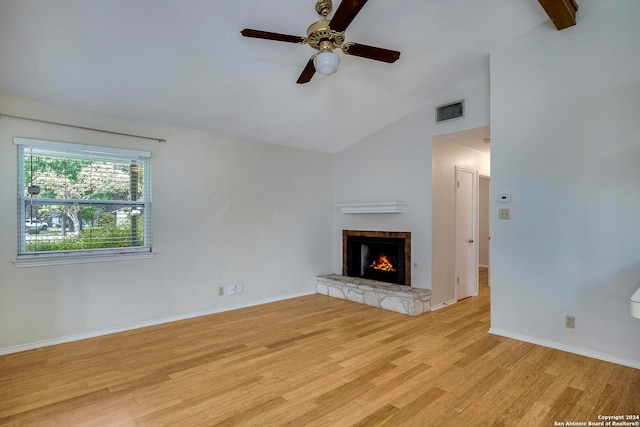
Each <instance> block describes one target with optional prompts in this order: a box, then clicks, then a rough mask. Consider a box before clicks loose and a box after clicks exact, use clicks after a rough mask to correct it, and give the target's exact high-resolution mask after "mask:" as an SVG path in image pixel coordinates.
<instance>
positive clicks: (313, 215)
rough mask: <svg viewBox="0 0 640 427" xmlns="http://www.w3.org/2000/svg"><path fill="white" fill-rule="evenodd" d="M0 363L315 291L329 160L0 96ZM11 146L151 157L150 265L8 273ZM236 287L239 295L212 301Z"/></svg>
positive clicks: (328, 218)
mask: <svg viewBox="0 0 640 427" xmlns="http://www.w3.org/2000/svg"><path fill="white" fill-rule="evenodd" d="M0 112H2V113H5V114H14V115H23V116H30V117H35V118H41V119H46V120H54V121H61V122H65V123H72V124H78V125H82V126H90V127H97V128H103V129H109V130H114V131H119V132H129V133H137V134H143V135H150V136H157V137H160V138H166V139H167V140H168V142H167V143H166V144H159V143H157V142H153V141H145V140H140V139H134V138H126V137H118V136H113V135H107V134H101V133H95V132H90V131H82V130H77V129H71V128H66V127H60V126H54V125H46V124H39V123H34V122H29V121H22V120H16V119H10V118H2V119H1V120H0V180H1V181H0V182H1V184H0V199H1V200H3V201H4V202H3V203H2V204H0V217H1V218H3V221H2V222H0V243H1V244H0V325H2V327H1V328H0V352H8V351H16V350H19V349H23V348H28V347H29V346H32V345H37V343H40V342H44V343H50V342H55V341H56V340H64V339H65V338H68V337H80V336H87V335H91V334H97V333H100V332H101V331H106V330H110V329H112V328H122V327H128V326H131V325H141V324H144V323H145V322H156V321H162V320H166V319H171V318H180V317H185V316H189V315H193V314H197V313H204V312H212V311H219V310H226V309H230V308H233V307H236V306H240V305H252V304H257V303H260V302H263V301H268V300H273V299H282V298H285V297H288V296H295V295H301V294H307V293H313V292H314V291H315V276H316V275H318V274H322V273H326V272H327V271H330V270H331V268H332V253H333V248H332V243H333V242H332V238H331V232H332V229H333V228H332V226H333V216H332V214H333V199H332V191H333V188H332V185H333V184H332V167H333V163H332V157H331V156H329V155H325V154H319V153H313V152H309V151H303V150H295V149H291V148H284V147H278V146H273V145H268V144H262V143H253V142H247V141H242V140H237V139H233V138H229V137H226V136H223V135H218V134H214V133H209V132H203V131H197V130H190V129H185V128H179V127H173V126H167V125H162V124H157V123H148V122H142V121H137V120H131V119H123V118H117V117H111V116H104V115H99V114H94V113H90V112H86V111H79V110H73V109H69V108H63V107H56V106H51V105H45V104H41V103H36V102H31V101H27V100H24V99H18V98H13V97H8V96H1V95H0ZM14 136H22V137H31V138H40V139H51V140H57V141H67V142H76V143H85V144H97V145H107V146H118V147H127V148H134V149H144V150H150V151H151V152H152V156H153V157H152V175H153V238H154V241H153V250H154V252H157V255H156V256H155V258H153V259H148V260H137V261H133V260H131V261H117V262H102V263H91V264H74V265H64V266H53V267H33V268H16V267H15V266H14V265H13V264H12V262H11V261H12V260H15V258H16V247H17V243H16V239H17V231H16V230H17V226H16V216H17V214H16V202H15V200H16V191H17V189H16V148H15V146H14V145H13V143H12V138H13V137H14ZM237 281H242V282H244V293H243V295H238V296H224V297H218V296H217V289H218V286H224V285H229V284H233V283H235V282H237Z"/></svg>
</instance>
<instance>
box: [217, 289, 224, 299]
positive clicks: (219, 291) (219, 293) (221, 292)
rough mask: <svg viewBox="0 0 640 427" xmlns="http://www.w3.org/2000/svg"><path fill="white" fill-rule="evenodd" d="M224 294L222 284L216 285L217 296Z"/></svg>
mask: <svg viewBox="0 0 640 427" xmlns="http://www.w3.org/2000/svg"><path fill="white" fill-rule="evenodd" d="M223 295H224V286H220V287H218V296H219V297H221V296H223Z"/></svg>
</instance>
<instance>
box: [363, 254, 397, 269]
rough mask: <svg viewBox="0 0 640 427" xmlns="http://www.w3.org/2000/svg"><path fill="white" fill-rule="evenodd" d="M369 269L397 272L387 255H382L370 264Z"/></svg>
mask: <svg viewBox="0 0 640 427" xmlns="http://www.w3.org/2000/svg"><path fill="white" fill-rule="evenodd" d="M368 267H369V268H373V269H374V270H381V271H390V272H395V271H396V267H395V266H394V265H393V263H392V262H391V260H390V259H389V257H388V256H386V255H385V254H380V256H379V257H378V259H376V260H374V261H373V262H372V263H371V264H369V266H368Z"/></svg>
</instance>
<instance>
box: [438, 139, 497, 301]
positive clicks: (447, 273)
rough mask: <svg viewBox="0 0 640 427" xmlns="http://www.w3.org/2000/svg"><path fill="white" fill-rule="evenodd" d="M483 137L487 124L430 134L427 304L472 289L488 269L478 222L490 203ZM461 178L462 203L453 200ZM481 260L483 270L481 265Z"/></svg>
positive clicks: (454, 297) (463, 294)
mask: <svg viewBox="0 0 640 427" xmlns="http://www.w3.org/2000/svg"><path fill="white" fill-rule="evenodd" d="M485 140H486V142H485ZM488 142H490V140H489V127H488V126H487V127H482V128H476V129H470V130H466V131H461V132H455V133H450V134H444V135H437V136H434V137H433V140H432V169H431V170H432V218H431V221H432V224H431V226H432V227H431V229H432V252H431V255H432V263H431V265H432V269H431V283H432V310H437V309H438V308H442V307H444V306H447V305H450V304H453V303H455V302H456V301H458V300H459V299H462V298H465V297H470V296H474V295H477V294H478V285H479V283H480V276H481V275H482V274H487V275H488V271H489V264H490V259H489V257H488V252H489V249H488V245H486V244H487V243H488V241H489V236H488V230H487V228H488V227H484V226H483V225H482V224H480V221H481V220H482V221H484V224H487V223H488V214H487V209H488V207H489V204H490V203H489V197H490V196H489V190H488V187H489V186H488V183H489V176H490V144H489V143H488ZM458 174H464V175H461V176H460V177H459V176H458ZM460 178H462V179H463V181H464V182H461V184H460V185H462V186H464V188H463V190H461V191H464V194H466V198H467V201H466V206H464V205H461V203H462V202H461V201H457V196H458V194H457V192H458V182H459V181H460ZM481 200H482V202H481ZM459 208H460V209H463V211H464V213H463V212H462V211H460V209H459ZM481 209H482V211H481ZM462 218H464V221H463V220H462ZM457 219H459V220H460V223H463V224H462V225H464V227H460V226H459V225H460V224H458V221H457ZM485 234H486V235H485ZM481 247H482V252H483V253H482V255H483V258H482V259H483V262H482V263H481V262H480V250H481V249H480V248H481ZM485 255H487V256H486V257H485ZM480 264H482V265H483V267H482V268H483V269H486V270H485V271H481V270H480V268H481V267H480Z"/></svg>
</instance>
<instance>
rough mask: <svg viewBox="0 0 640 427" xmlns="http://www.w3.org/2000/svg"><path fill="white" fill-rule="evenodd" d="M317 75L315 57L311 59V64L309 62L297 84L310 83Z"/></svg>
mask: <svg viewBox="0 0 640 427" xmlns="http://www.w3.org/2000/svg"><path fill="white" fill-rule="evenodd" d="M315 73H316V67H314V66H313V57H311V59H310V60H309V62H307V66H306V67H304V70H302V74H300V77H298V81H297V82H296V83H298V84H304V83H309V82H310V81H311V78H312V77H313V75H314V74H315Z"/></svg>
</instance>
